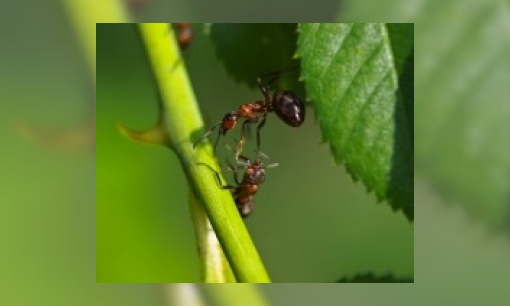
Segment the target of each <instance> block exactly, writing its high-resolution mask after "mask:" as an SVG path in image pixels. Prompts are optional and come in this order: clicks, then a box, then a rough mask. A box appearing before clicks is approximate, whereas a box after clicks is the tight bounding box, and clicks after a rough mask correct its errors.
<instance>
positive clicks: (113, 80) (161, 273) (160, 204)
mask: <svg viewBox="0 0 510 306" xmlns="http://www.w3.org/2000/svg"><path fill="white" fill-rule="evenodd" d="M193 28H194V30H195V31H194V32H195V33H196V39H195V41H194V42H193V45H192V46H191V47H190V48H189V50H187V51H186V52H185V53H184V59H185V61H186V65H187V67H188V69H189V75H190V79H191V82H192V84H193V86H194V89H195V92H196V95H197V99H198V101H199V102H200V105H201V109H202V111H203V114H204V116H205V117H206V121H207V119H209V120H208V121H209V122H215V121H217V120H219V119H220V118H221V117H223V115H224V114H225V113H226V112H227V111H229V110H231V109H235V108H236V107H237V106H238V105H239V104H241V103H245V102H248V101H255V100H256V99H260V98H261V94H260V92H257V90H250V89H248V88H247V87H246V86H245V85H243V84H236V82H235V81H233V80H232V78H231V77H229V75H227V73H226V72H225V70H224V69H223V67H222V64H221V63H220V62H219V61H218V60H217V58H216V55H215V50H214V48H213V45H212V43H211V41H210V39H209V37H207V36H204V34H203V25H200V24H195V25H193ZM247 60H250V59H247ZM280 68H281V67H274V68H273V70H277V69H280ZM169 73H170V72H169ZM261 73H263V72H261ZM96 112H97V126H96V128H97V149H96V150H97V151H96V158H97V161H96V163H97V164H96V165H97V190H96V192H97V195H96V199H97V202H96V207H97V210H96V214H97V229H96V230H97V232H96V239H97V280H98V281H99V282H163V281H164V282H198V281H199V275H198V262H197V259H196V258H197V252H196V247H195V242H194V236H193V229H192V228H191V222H190V217H189V212H188V206H187V199H186V192H187V186H186V182H185V179H184V176H183V173H182V170H181V169H180V166H179V165H178V164H177V159H176V158H175V156H173V155H172V153H171V152H170V151H168V150H166V149H164V148H159V147H148V146H141V145H139V144H136V143H133V142H132V141H130V140H128V139H126V138H124V137H122V136H121V135H120V134H119V132H118V131H117V130H116V127H115V124H116V122H118V121H121V122H123V123H125V124H126V125H127V126H128V127H130V128H133V129H143V128H147V127H150V126H151V124H153V123H154V121H155V119H156V113H157V106H156V92H155V85H154V84H153V80H152V76H151V74H150V72H149V67H148V65H147V59H146V58H145V53H144V50H143V47H142V46H141V44H140V39H139V37H138V32H137V29H136V28H135V26H133V25H107V24H99V25H98V27H97V109H96ZM307 112H308V114H307V120H306V122H305V124H304V125H303V126H302V127H300V128H299V129H293V128H290V127H288V126H287V125H285V124H283V123H282V122H280V121H279V120H278V119H277V118H276V117H275V116H271V117H270V118H269V120H268V122H267V125H266V127H265V128H264V130H263V132H262V138H263V139H262V141H263V151H264V152H265V153H267V154H268V155H269V157H270V158H271V161H276V162H279V163H280V166H279V167H277V168H273V169H270V170H268V173H267V178H266V182H265V183H264V185H262V188H261V191H260V192H259V193H258V194H257V196H256V204H257V208H256V210H255V212H254V213H253V215H251V216H250V218H248V219H247V220H246V223H247V226H248V228H249V231H250V233H251V234H252V236H253V239H254V242H255V245H256V247H257V248H258V250H259V252H260V255H261V257H262V259H263V261H264V263H265V264H266V265H267V269H268V271H269V273H270V275H271V277H272V279H273V281H274V282H331V281H335V280H337V279H339V278H340V277H342V276H351V275H353V274H355V273H358V272H369V271H372V272H375V273H380V274H383V273H387V272H393V273H395V274H396V275H398V276H413V266H414V260H413V259H414V241H413V225H412V224H410V223H409V222H408V221H407V220H406V218H405V217H404V216H403V215H402V214H401V213H394V212H392V210H391V208H390V207H389V206H388V205H386V204H376V200H375V197H374V196H373V195H368V194H366V191H365V188H364V186H363V185H362V184H361V183H354V182H353V181H352V180H351V179H350V177H349V176H348V175H347V174H346V173H345V170H344V168H343V167H333V166H332V159H331V157H330V154H329V152H328V149H327V147H326V146H325V145H321V144H320V143H319V142H320V131H319V129H318V125H317V124H316V123H315V122H314V114H313V109H312V108H308V109H307ZM238 133H239V131H238V130H236V131H234V132H233V133H232V134H231V135H230V136H229V137H227V138H224V139H222V140H221V142H220V146H219V150H218V151H219V152H220V154H225V152H227V153H228V151H227V150H226V149H224V148H223V147H224V144H225V143H226V142H229V141H230V143H232V141H233V139H234V138H236V137H239V134H238ZM211 175H212V174H211ZM227 179H231V175H228V176H227Z"/></svg>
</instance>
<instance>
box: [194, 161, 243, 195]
mask: <svg viewBox="0 0 510 306" xmlns="http://www.w3.org/2000/svg"><path fill="white" fill-rule="evenodd" d="M197 165H199V166H206V167H207V168H209V170H211V171H212V172H214V174H215V175H216V179H217V180H218V185H220V187H221V189H235V188H237V187H236V186H232V185H223V184H222V183H221V178H220V174H219V173H218V171H216V170H214V169H213V168H212V167H211V166H209V165H208V164H205V163H197ZM236 174H237V173H236Z"/></svg>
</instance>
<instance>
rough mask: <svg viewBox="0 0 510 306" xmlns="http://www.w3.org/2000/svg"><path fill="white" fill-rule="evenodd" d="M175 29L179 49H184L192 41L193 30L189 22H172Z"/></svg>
mask: <svg viewBox="0 0 510 306" xmlns="http://www.w3.org/2000/svg"><path fill="white" fill-rule="evenodd" d="M173 25H174V27H175V28H176V29H177V42H178V43H179V47H180V48H181V50H185V49H187V48H188V47H189V45H190V44H191V42H192V41H193V30H192V29H191V26H190V24H189V23H173Z"/></svg>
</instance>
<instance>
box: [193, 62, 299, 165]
mask: <svg viewBox="0 0 510 306" xmlns="http://www.w3.org/2000/svg"><path fill="white" fill-rule="evenodd" d="M282 72H283V71H275V72H271V73H268V74H264V75H261V76H259V77H257V83H258V85H259V89H260V91H261V92H262V94H263V95H264V101H256V102H255V103H245V104H242V105H241V106H239V108H238V109H237V110H235V111H230V112H228V113H227V114H226V115H225V116H224V117H223V119H222V120H221V121H220V122H218V123H216V124H214V125H213V126H212V127H211V128H210V129H209V130H208V131H207V132H206V133H205V134H204V135H203V136H202V137H200V138H199V139H198V140H197V141H195V143H194V144H193V148H195V147H196V145H197V144H198V142H199V141H200V140H202V139H204V138H206V137H207V136H209V134H211V133H212V132H213V131H214V129H215V128H216V127H218V126H220V128H219V130H218V137H217V138H216V141H215V143H214V150H216V147H217V145H218V141H219V139H220V136H221V135H225V134H226V133H227V132H228V131H230V130H231V129H233V128H234V127H235V126H236V124H237V121H238V120H240V119H241V118H244V119H245V120H244V122H243V125H242V128H241V139H240V141H239V144H238V148H237V153H236V157H237V156H238V155H239V154H240V153H241V151H242V147H243V145H244V142H245V138H246V137H245V133H246V132H245V130H246V125H247V124H251V123H259V124H258V126H257V150H260V129H262V127H263V126H264V125H265V124H266V117H267V114H269V113H271V112H275V113H276V115H277V116H278V117H279V118H280V119H281V120H282V121H283V122H285V123H287V124H288V125H290V126H292V127H298V126H300V125H301V124H302V123H303V121H304V120H305V105H304V103H303V101H302V100H301V99H300V98H299V97H298V96H297V95H295V94H294V93H293V92H291V91H289V90H276V91H274V92H273V95H272V96H271V95H270V93H269V84H271V83H272V82H273V81H275V80H276V79H277V78H278V77H279V75H280V74H281V73H282ZM270 76H272V79H271V80H270V81H269V82H268V83H267V84H264V83H263V82H262V78H263V77H270Z"/></svg>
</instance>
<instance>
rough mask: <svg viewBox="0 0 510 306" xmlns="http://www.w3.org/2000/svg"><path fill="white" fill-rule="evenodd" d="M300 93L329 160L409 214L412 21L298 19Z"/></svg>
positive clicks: (411, 165) (411, 211)
mask: <svg viewBox="0 0 510 306" xmlns="http://www.w3.org/2000/svg"><path fill="white" fill-rule="evenodd" d="M300 32H301V33H300V37H299V40H298V55H299V56H300V57H301V60H302V77H303V80H304V81H305V86H306V91H307V94H308V98H309V99H310V100H311V102H312V103H313V105H314V107H315V110H316V117H317V119H318V121H319V123H320V126H321V130H322V137H323V140H324V141H327V142H329V144H330V148H331V152H332V154H333V156H334V158H335V161H336V162H339V163H340V162H343V163H344V164H345V166H346V168H347V171H349V173H351V175H352V177H353V179H354V180H358V179H359V178H361V180H362V181H363V183H364V184H365V185H366V187H367V189H368V190H369V191H372V190H373V191H374V192H375V194H376V195H377V197H378V199H379V200H380V201H381V200H388V202H389V203H390V205H391V207H392V208H393V209H394V210H402V211H403V213H404V214H405V215H406V216H407V218H408V219H410V220H412V219H413V217H414V205H413V141H414V140H413V103H414V101H413V96H414V95H413V92H414V88H413V73H414V71H413V60H414V56H413V50H414V49H413V46H414V37H413V25H412V24H394V25H391V24H301V25H300Z"/></svg>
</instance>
